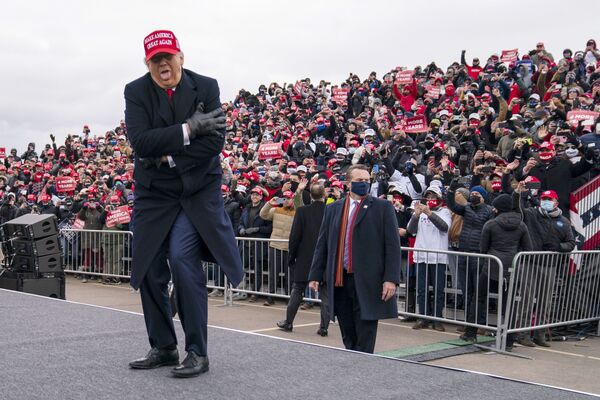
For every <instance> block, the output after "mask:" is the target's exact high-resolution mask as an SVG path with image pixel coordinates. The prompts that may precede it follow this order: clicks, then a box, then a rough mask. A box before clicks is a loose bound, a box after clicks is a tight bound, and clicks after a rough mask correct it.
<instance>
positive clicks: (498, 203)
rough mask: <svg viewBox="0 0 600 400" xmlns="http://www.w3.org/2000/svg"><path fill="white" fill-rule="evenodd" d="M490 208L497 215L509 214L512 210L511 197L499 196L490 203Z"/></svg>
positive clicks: (507, 195)
mask: <svg viewBox="0 0 600 400" xmlns="http://www.w3.org/2000/svg"><path fill="white" fill-rule="evenodd" d="M492 207H494V208H495V209H496V210H498V213H503V212H509V211H511V210H512V208H513V202H512V197H511V195H509V194H501V195H500V196H498V197H496V198H495V199H494V201H493V202H492Z"/></svg>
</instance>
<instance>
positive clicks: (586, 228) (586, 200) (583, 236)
mask: <svg viewBox="0 0 600 400" xmlns="http://www.w3.org/2000/svg"><path fill="white" fill-rule="evenodd" d="M570 208H571V210H570V214H571V215H570V217H571V218H570V219H571V225H572V226H573V229H574V231H575V239H576V241H577V249H579V250H596V249H598V248H600V176H597V177H595V178H594V179H592V180H591V181H589V182H588V183H586V184H585V185H583V186H581V187H580V188H579V189H577V190H575V191H574V192H572V193H571V199H570Z"/></svg>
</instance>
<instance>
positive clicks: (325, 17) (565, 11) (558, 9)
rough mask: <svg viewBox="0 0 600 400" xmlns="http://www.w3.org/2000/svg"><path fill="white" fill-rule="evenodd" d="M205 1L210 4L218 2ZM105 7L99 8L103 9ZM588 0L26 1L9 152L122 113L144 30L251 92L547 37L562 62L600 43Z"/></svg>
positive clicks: (10, 38)
mask: <svg viewBox="0 0 600 400" xmlns="http://www.w3.org/2000/svg"><path fill="white" fill-rule="evenodd" d="M205 3H206V4H205ZM92 4H94V5H92ZM599 11H600V2H598V1H595V0H589V1H570V2H568V3H565V2H564V1H554V0H552V1H550V0H546V1H544V2H540V1H535V2H528V1H516V0H514V1H513V0H506V1H491V0H487V1H481V0H478V1H460V0H455V1H447V0H446V1H438V0H434V1H432V0H427V1H412V2H407V1H375V0H369V1H350V0H345V1H332V0H318V1H317V0H302V1H293V2H292V1H282V0H280V1H260V0H256V1H244V0H241V1H221V2H214V1H211V2H204V1H198V0H196V1H149V0H145V1H123V0H121V1H112V0H104V1H96V2H91V1H62V0H54V1H32V0H30V1H17V2H7V3H5V4H3V6H2V12H1V13H0V32H1V33H2V34H1V35H0V51H1V54H2V56H3V60H2V63H1V66H0V76H1V77H2V78H3V81H4V82H3V83H4V84H3V85H2V86H3V89H2V93H1V94H0V147H7V148H10V147H14V146H16V147H17V148H18V150H19V152H21V151H23V150H24V147H25V146H26V144H27V142H29V141H35V142H36V144H37V145H38V147H40V146H42V145H43V144H45V143H47V142H48V141H49V139H48V135H49V133H51V132H52V133H54V134H55V135H56V136H57V138H58V139H59V141H61V142H62V141H63V139H64V137H65V136H66V134H67V133H79V132H81V127H82V126H83V124H85V123H87V124H89V125H90V128H91V130H92V133H93V134H104V132H105V131H107V130H109V129H112V128H114V127H115V126H116V125H117V124H118V122H119V120H120V119H121V118H123V109H124V100H123V87H124V85H125V84H126V83H127V82H130V81H132V80H134V79H136V78H137V77H139V76H141V75H142V74H144V73H145V72H146V70H145V65H144V64H143V56H144V50H143V44H142V41H143V38H144V36H146V35H147V34H148V33H150V32H151V31H153V30H156V29H170V30H172V31H173V32H174V33H175V35H176V36H177V37H178V39H179V43H180V45H181V47H182V50H183V51H184V53H185V66H186V67H187V68H189V69H192V70H194V71H195V72H198V73H200V74H203V75H208V76H211V77H214V78H216V79H217V80H218V81H219V84H220V87H221V100H222V101H226V100H230V99H232V98H233V97H234V96H235V93H237V91H238V90H239V89H240V88H245V89H248V90H252V91H256V90H257V88H258V86H259V85H260V84H261V83H265V84H268V83H269V82H272V81H277V82H279V83H280V84H283V83H284V82H295V81H296V80H297V79H300V78H304V77H310V78H311V80H313V82H314V81H317V82H318V81H319V80H321V79H326V80H328V81H331V82H334V83H335V82H337V83H339V82H341V81H343V80H344V79H345V78H346V77H347V76H348V73H349V72H354V73H357V74H358V75H359V76H360V77H361V79H362V78H364V77H365V76H366V75H367V74H368V73H369V72H370V71H372V70H373V71H376V72H377V73H378V76H379V77H381V75H382V74H383V73H384V72H386V71H388V70H389V69H391V68H393V67H395V66H397V65H406V66H409V67H413V66H415V65H417V64H420V65H426V64H427V63H429V62H431V61H436V63H437V64H438V65H439V66H441V67H443V68H445V67H446V66H448V65H449V64H450V63H451V62H452V61H459V60H460V51H461V49H463V48H464V49H466V50H467V59H468V60H470V59H471V58H472V57H473V56H478V57H480V58H482V60H484V59H485V57H487V56H489V55H490V54H492V53H495V52H496V53H499V52H500V51H501V50H503V49H513V48H518V49H520V51H521V54H523V53H524V52H526V51H528V50H530V49H532V48H533V47H534V46H535V44H536V42H537V41H540V40H541V41H544V42H545V43H546V48H547V49H548V50H549V51H551V52H552V53H553V54H554V56H555V57H560V56H561V54H562V50H563V49H564V48H565V47H570V48H571V49H572V50H573V51H576V50H581V49H583V47H584V46H585V43H586V41H587V40H588V39H590V38H595V39H596V40H600V37H599V35H598V33H599V32H600V31H598V24H597V21H596V19H597V15H598V14H599Z"/></svg>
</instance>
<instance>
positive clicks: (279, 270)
mask: <svg viewBox="0 0 600 400" xmlns="http://www.w3.org/2000/svg"><path fill="white" fill-rule="evenodd" d="M236 239H237V242H238V248H239V250H240V256H241V257H242V264H243V266H244V272H245V279H244V281H243V282H242V283H241V284H240V285H239V286H238V287H237V288H231V291H232V292H233V293H239V294H245V295H256V296H266V297H272V298H281V299H289V298H290V292H291V287H292V279H291V278H290V270H289V268H288V250H287V249H288V242H289V241H288V240H286V239H263V238H236ZM304 300H305V301H312V302H320V300H319V299H318V298H316V295H315V293H313V292H312V291H310V290H308V289H307V292H306V294H305V297H304Z"/></svg>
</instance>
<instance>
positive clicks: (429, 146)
mask: <svg viewBox="0 0 600 400" xmlns="http://www.w3.org/2000/svg"><path fill="white" fill-rule="evenodd" d="M433 145H434V143H433V142H428V141H426V142H425V148H426V149H427V150H431V149H432V148H433Z"/></svg>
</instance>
